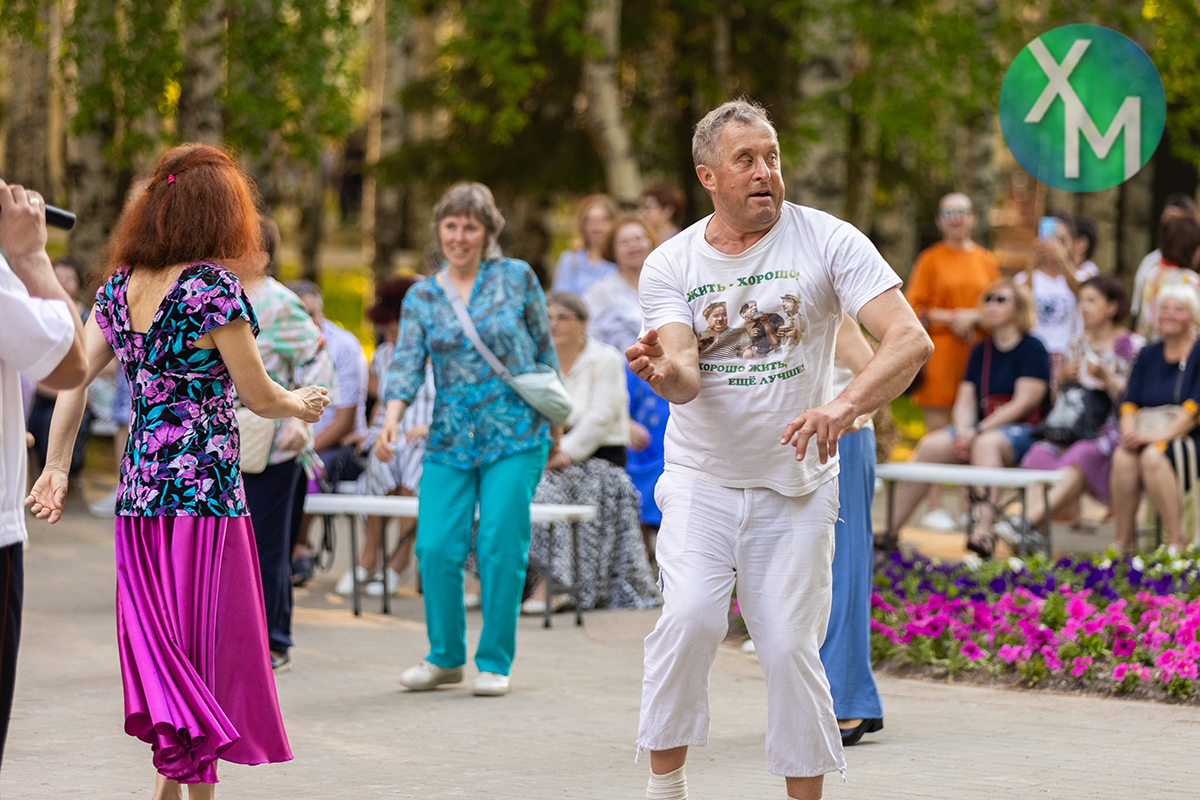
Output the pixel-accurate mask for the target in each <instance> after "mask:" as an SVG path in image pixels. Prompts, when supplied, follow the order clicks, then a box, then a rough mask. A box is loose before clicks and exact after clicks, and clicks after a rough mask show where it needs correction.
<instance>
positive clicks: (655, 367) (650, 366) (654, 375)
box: [625, 328, 667, 387]
mask: <svg viewBox="0 0 1200 800" xmlns="http://www.w3.org/2000/svg"><path fill="white" fill-rule="evenodd" d="M666 355H667V353H666V350H664V349H663V346H662V342H660V341H659V340H658V331H657V330H655V329H654V328H651V329H650V330H648V331H646V335H645V336H643V337H642V338H641V339H638V340H637V342H635V343H634V344H632V345H630V346H629V347H627V348H626V349H625V359H626V360H627V361H628V362H629V369H630V371H631V372H633V374H634V375H637V376H638V377H639V378H641V379H642V380H644V381H645V382H646V383H648V384H650V386H651V387H658V386H661V385H662V382H663V381H664V380H666V377H667V376H666V372H665V371H664V366H665V365H664V364H663V360H664V359H665V358H666Z"/></svg>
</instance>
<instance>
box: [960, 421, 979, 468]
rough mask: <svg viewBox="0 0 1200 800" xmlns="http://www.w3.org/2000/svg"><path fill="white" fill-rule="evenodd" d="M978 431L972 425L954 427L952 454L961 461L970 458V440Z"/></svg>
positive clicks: (971, 440) (973, 439)
mask: <svg viewBox="0 0 1200 800" xmlns="http://www.w3.org/2000/svg"><path fill="white" fill-rule="evenodd" d="M978 435H979V432H978V431H976V430H975V428H974V427H969V428H955V429H954V454H955V455H956V456H958V457H959V458H960V459H962V460H963V461H970V460H971V442H973V441H975V437H976V436H978Z"/></svg>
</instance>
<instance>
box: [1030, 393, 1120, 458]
mask: <svg viewBox="0 0 1200 800" xmlns="http://www.w3.org/2000/svg"><path fill="white" fill-rule="evenodd" d="M1112 411H1113V402H1112V398H1110V397H1109V396H1108V392H1105V391H1103V390H1101V389H1087V388H1085V387H1083V386H1080V385H1079V384H1077V383H1073V384H1071V385H1069V386H1066V387H1064V388H1063V389H1062V390H1061V391H1059V393H1058V399H1057V400H1055V401H1054V408H1052V409H1050V413H1049V414H1047V415H1046V422H1045V426H1044V427H1043V428H1042V431H1041V433H1042V438H1043V439H1045V440H1046V441H1048V442H1053V443H1054V444H1059V445H1069V444H1074V443H1075V442H1078V441H1081V440H1085V439H1095V438H1096V437H1097V436H1099V435H1100V428H1101V427H1103V425H1104V422H1105V420H1107V419H1108V417H1109V415H1110V414H1112Z"/></svg>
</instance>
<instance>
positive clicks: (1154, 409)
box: [1112, 284, 1200, 554]
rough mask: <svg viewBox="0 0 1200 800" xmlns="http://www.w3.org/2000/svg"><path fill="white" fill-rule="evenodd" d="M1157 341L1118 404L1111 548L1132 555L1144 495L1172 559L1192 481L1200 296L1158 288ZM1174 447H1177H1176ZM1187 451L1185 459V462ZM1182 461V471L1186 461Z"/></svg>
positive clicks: (1199, 385)
mask: <svg viewBox="0 0 1200 800" xmlns="http://www.w3.org/2000/svg"><path fill="white" fill-rule="evenodd" d="M1157 301H1158V309H1157V310H1158V314H1157V320H1158V328H1159V333H1160V334H1161V336H1162V339H1161V340H1160V341H1156V342H1152V343H1151V344H1148V345H1146V346H1145V347H1143V348H1142V351H1141V353H1139V354H1138V357H1137V361H1135V362H1134V364H1133V369H1132V371H1131V372H1130V373H1129V389H1128V390H1127V391H1126V393H1125V402H1123V403H1122V404H1121V441H1120V446H1119V447H1117V449H1116V452H1114V453H1113V457H1112V502H1113V512H1114V515H1115V517H1116V523H1117V542H1116V546H1117V548H1118V549H1120V550H1121V551H1122V552H1123V553H1127V554H1130V553H1133V552H1134V551H1135V550H1136V549H1137V542H1136V540H1135V532H1136V524H1137V519H1136V518H1137V507H1138V501H1139V500H1140V499H1141V493H1142V489H1143V488H1144V489H1145V490H1146V495H1147V496H1148V497H1149V498H1150V502H1151V504H1153V506H1154V508H1155V509H1156V510H1157V511H1158V515H1159V517H1160V518H1161V519H1162V524H1163V528H1164V529H1165V530H1166V532H1167V543H1168V545H1169V546H1170V547H1171V548H1173V549H1174V551H1176V552H1178V551H1181V550H1183V549H1184V548H1185V547H1186V546H1187V543H1186V542H1185V541H1184V538H1183V502H1182V501H1183V496H1184V492H1186V491H1187V490H1188V489H1189V488H1190V487H1191V486H1192V485H1193V484H1194V483H1195V480H1196V460H1195V442H1196V439H1197V438H1200V431H1197V429H1196V412H1197V410H1198V406H1197V399H1198V398H1200V380H1197V364H1196V361H1197V359H1196V358H1194V355H1195V346H1196V323H1197V321H1200V296H1198V295H1197V293H1196V290H1194V289H1193V288H1192V287H1190V286H1182V285H1178V284H1176V285H1173V286H1164V287H1162V289H1160V290H1159V292H1158V295H1157ZM1176 440H1180V441H1179V443H1178V444H1176ZM1186 451H1191V452H1190V454H1186V455H1185V453H1186ZM1181 455H1184V458H1186V463H1185V460H1184V458H1181Z"/></svg>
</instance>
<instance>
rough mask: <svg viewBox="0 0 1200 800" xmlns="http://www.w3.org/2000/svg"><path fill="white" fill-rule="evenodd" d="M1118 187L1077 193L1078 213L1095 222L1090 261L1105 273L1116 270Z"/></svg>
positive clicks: (1118, 214) (1119, 195)
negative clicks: (1093, 247)
mask: <svg viewBox="0 0 1200 800" xmlns="http://www.w3.org/2000/svg"><path fill="white" fill-rule="evenodd" d="M1120 201H1121V190H1120V187H1117V186H1114V187H1113V188H1111V189H1105V190H1104V191H1103V192H1089V193H1087V194H1081V195H1079V205H1078V209H1079V214H1080V215H1081V216H1085V217H1090V218H1091V219H1092V221H1093V222H1095V223H1096V233H1097V236H1096V249H1095V252H1093V253H1092V261H1094V262H1095V263H1096V266H1097V267H1099V268H1100V271H1101V272H1103V273H1106V274H1109V273H1114V272H1116V271H1117V226H1118V223H1119V221H1120V220H1119V217H1120Z"/></svg>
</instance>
